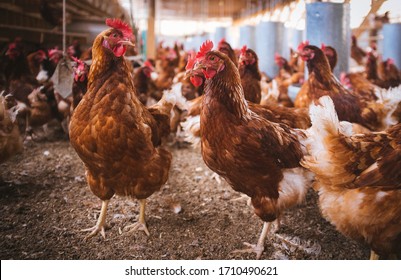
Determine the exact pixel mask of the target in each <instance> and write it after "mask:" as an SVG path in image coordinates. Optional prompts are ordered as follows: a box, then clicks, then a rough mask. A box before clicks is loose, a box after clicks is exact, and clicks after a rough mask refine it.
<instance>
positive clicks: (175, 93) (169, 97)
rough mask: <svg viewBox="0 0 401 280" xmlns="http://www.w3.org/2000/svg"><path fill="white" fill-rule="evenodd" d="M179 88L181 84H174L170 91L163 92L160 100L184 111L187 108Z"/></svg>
mask: <svg viewBox="0 0 401 280" xmlns="http://www.w3.org/2000/svg"><path fill="white" fill-rule="evenodd" d="M181 86H182V83H176V84H174V85H173V86H172V87H171V89H168V90H165V91H164V92H163V97H162V99H163V100H164V101H165V102H167V103H169V104H171V105H173V106H177V107H178V108H180V109H181V110H186V109H187V107H188V105H187V100H186V98H185V97H184V96H183V95H182V92H181Z"/></svg>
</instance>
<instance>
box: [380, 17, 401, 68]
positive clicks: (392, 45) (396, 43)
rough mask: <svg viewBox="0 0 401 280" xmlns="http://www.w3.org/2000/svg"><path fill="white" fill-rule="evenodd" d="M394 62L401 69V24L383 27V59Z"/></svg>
mask: <svg viewBox="0 0 401 280" xmlns="http://www.w3.org/2000/svg"><path fill="white" fill-rule="evenodd" d="M388 58H391V59H393V60H394V63H395V65H396V66H397V68H398V69H401V23H391V24H385V25H384V26H383V59H384V60H386V59H388Z"/></svg>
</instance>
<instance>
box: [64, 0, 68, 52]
mask: <svg viewBox="0 0 401 280" xmlns="http://www.w3.org/2000/svg"><path fill="white" fill-rule="evenodd" d="M65 5H66V4H65V0H63V55H65V54H66V50H67V48H66V40H65V36H66V29H67V28H66V25H67V22H66V18H65Z"/></svg>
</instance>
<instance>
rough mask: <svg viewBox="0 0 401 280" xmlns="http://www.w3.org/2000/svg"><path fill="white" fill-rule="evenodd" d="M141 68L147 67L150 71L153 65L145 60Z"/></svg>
mask: <svg viewBox="0 0 401 280" xmlns="http://www.w3.org/2000/svg"><path fill="white" fill-rule="evenodd" d="M143 66H146V67H149V68H150V69H152V70H153V65H152V63H151V62H150V61H149V60H146V61H145V62H144V63H143Z"/></svg>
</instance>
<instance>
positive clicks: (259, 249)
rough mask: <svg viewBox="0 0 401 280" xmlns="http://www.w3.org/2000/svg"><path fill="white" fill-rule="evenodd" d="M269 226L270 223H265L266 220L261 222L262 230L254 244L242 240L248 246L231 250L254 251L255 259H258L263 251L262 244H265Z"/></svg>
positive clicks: (240, 251) (239, 251) (237, 251)
mask: <svg viewBox="0 0 401 280" xmlns="http://www.w3.org/2000/svg"><path fill="white" fill-rule="evenodd" d="M270 226H271V223H267V222H264V223H263V228H262V232H261V234H260V236H259V240H258V243H257V244H256V245H255V244H250V243H248V242H244V245H245V246H247V247H249V248H248V249H243V250H235V251H233V253H256V259H257V260H259V259H260V257H261V256H262V253H263V251H264V250H265V247H264V246H263V244H265V240H266V236H267V234H268V233H269V231H270Z"/></svg>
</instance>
